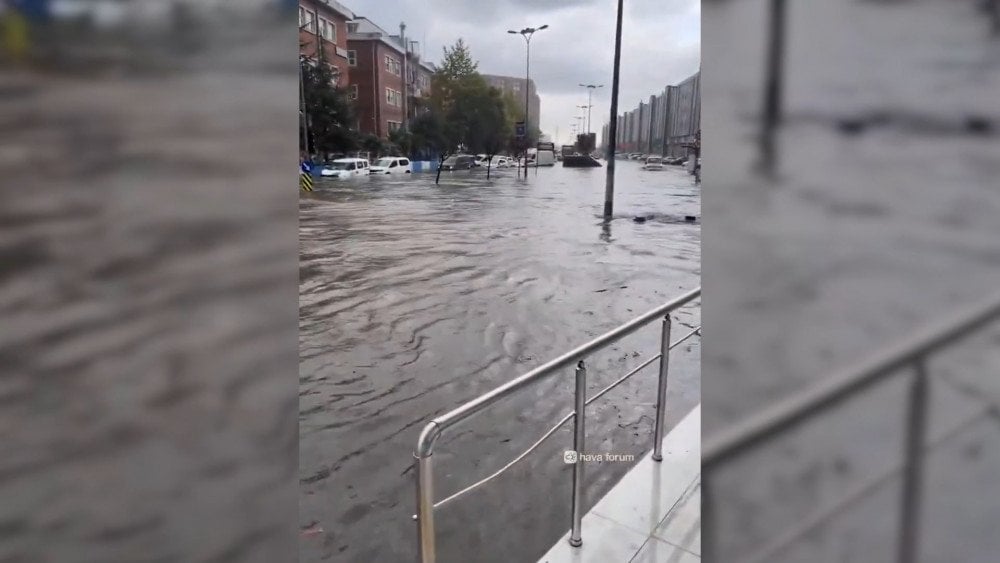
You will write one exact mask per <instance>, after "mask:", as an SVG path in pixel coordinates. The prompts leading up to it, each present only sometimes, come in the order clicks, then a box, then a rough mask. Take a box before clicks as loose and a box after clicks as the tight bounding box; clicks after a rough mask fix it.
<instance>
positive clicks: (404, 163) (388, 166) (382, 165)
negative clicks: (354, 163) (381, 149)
mask: <svg viewBox="0 0 1000 563" xmlns="http://www.w3.org/2000/svg"><path fill="white" fill-rule="evenodd" d="M369 170H370V173H371V174H409V173H410V172H411V170H410V159H408V158H406V157H403V156H384V157H382V158H380V159H378V161H377V162H375V164H374V165H373V166H372V167H371V168H369Z"/></svg>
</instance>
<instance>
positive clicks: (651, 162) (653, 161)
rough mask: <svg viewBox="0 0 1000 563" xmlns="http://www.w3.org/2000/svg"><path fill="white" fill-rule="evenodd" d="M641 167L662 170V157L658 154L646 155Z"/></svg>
mask: <svg viewBox="0 0 1000 563" xmlns="http://www.w3.org/2000/svg"><path fill="white" fill-rule="evenodd" d="M642 167H643V169H645V170H663V159H662V158H660V157H658V156H648V157H646V162H645V164H643V165H642Z"/></svg>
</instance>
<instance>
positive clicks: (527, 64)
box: [507, 24, 549, 178]
mask: <svg viewBox="0 0 1000 563" xmlns="http://www.w3.org/2000/svg"><path fill="white" fill-rule="evenodd" d="M548 27H549V26H548V24H545V25H543V26H541V27H537V28H536V27H526V28H524V29H522V30H521V31H514V30H513V29H508V30H507V33H512V34H514V35H520V36H521V37H524V44H525V54H524V135H525V138H527V137H528V136H529V133H530V132H531V122H530V120H529V119H528V117H529V115H530V113H529V112H530V110H531V107H530V106H529V105H528V84H529V82H528V81H529V80H531V36H532V35H534V34H535V32H536V31H541V30H543V29H547V28H548ZM527 153H528V151H527V149H525V163H527ZM524 177H525V178H527V177H528V167H527V166H525V167H524Z"/></svg>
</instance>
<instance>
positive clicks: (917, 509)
mask: <svg viewBox="0 0 1000 563" xmlns="http://www.w3.org/2000/svg"><path fill="white" fill-rule="evenodd" d="M998 320H1000V294H998V295H995V296H993V297H992V298H991V299H989V300H986V301H985V302H983V303H981V304H979V305H978V306H975V307H972V308H969V309H967V310H964V311H962V312H960V313H959V314H956V315H955V316H954V317H953V318H952V319H951V320H950V321H948V322H945V323H943V324H941V325H939V326H937V327H935V328H932V329H930V330H926V331H924V332H921V333H920V334H918V335H917V336H916V337H915V338H912V339H910V340H908V341H905V342H903V343H901V344H899V345H897V346H895V347H893V348H891V349H890V350H888V351H887V352H886V353H883V354H880V355H877V356H875V357H874V358H872V359H871V360H869V361H867V362H864V363H862V364H861V365H860V366H857V367H855V368H854V369H849V370H845V371H843V372H840V373H838V374H834V375H833V376H831V377H829V378H826V379H824V380H823V382H821V383H820V384H818V385H816V386H814V387H811V388H808V389H806V390H805V391H803V392H802V393H799V394H797V395H793V396H791V397H790V398H788V399H786V400H783V401H781V402H779V403H777V404H775V405H774V406H772V407H770V408H767V409H765V410H763V411H761V412H760V413H758V414H757V415H755V416H752V417H750V418H749V419H748V420H746V421H744V422H743V423H740V424H737V425H735V426H733V427H731V428H729V429H727V430H725V431H722V432H720V433H718V434H717V435H715V436H712V437H711V438H709V439H708V440H707V441H706V444H705V446H704V448H703V450H702V452H703V453H702V472H703V474H704V477H703V481H702V483H703V484H702V502H703V509H702V522H703V525H704V529H705V532H706V534H705V546H704V547H705V551H704V553H703V557H704V559H705V561H717V560H718V555H719V554H718V552H717V549H718V541H717V537H718V535H717V534H718V526H717V525H718V522H716V521H715V516H716V506H715V504H716V498H715V496H714V495H715V493H716V492H717V491H715V490H714V487H713V486H712V485H713V478H712V477H713V474H715V472H716V471H718V470H719V469H720V468H722V467H724V466H725V465H726V464H727V463H730V462H732V461H734V460H735V459H736V458H738V457H739V456H741V455H743V454H746V453H747V452H750V451H752V450H754V449H756V448H758V447H760V446H762V445H764V444H765V443H767V442H768V441H770V440H771V439H773V438H776V437H777V436H778V435H780V434H783V433H785V432H787V431H789V430H791V429H793V428H796V427H798V426H799V425H800V424H802V423H804V422H807V421H810V420H813V419H815V417H817V416H818V415H819V414H821V413H823V412H825V411H827V410H828V409H830V408H832V407H834V406H836V405H838V404H840V403H841V402H842V401H844V400H846V399H849V398H853V397H857V396H859V395H861V394H862V393H863V392H864V391H865V390H867V389H869V388H871V387H872V386H873V385H875V384H876V383H879V382H881V381H884V380H886V379H887V378H889V377H890V376H892V375H898V374H899V373H901V372H902V373H905V368H912V370H913V371H912V378H913V379H912V381H911V383H910V388H909V397H908V401H909V405H908V409H907V414H906V419H905V421H904V422H905V425H906V426H905V427H904V431H905V433H906V435H905V441H904V448H903V460H902V462H901V463H898V464H896V465H894V466H893V467H891V468H889V469H888V470H887V471H883V472H882V473H880V474H879V475H877V476H876V477H875V478H874V479H871V480H870V481H868V482H866V483H864V484H863V485H861V486H860V487H856V488H855V489H854V490H851V491H849V492H848V494H846V495H844V496H843V497H841V498H840V499H838V500H837V501H836V502H834V503H832V504H831V505H826V506H820V507H819V508H818V509H816V510H814V511H813V512H811V513H810V514H808V515H807V516H806V517H804V518H800V519H798V521H797V523H796V524H794V525H793V526H791V527H790V528H788V529H786V530H784V531H782V532H780V533H778V534H777V535H776V536H775V537H773V538H771V539H770V541H769V542H768V543H767V544H766V545H764V546H763V547H762V548H760V549H757V550H756V551H754V552H752V553H748V554H747V555H746V557H745V558H741V559H740V561H749V562H763V561H773V560H774V556H775V555H776V554H778V553H780V552H782V551H784V550H785V549H787V548H788V547H790V546H791V545H792V544H794V543H795V542H796V541H797V540H799V539H801V538H802V537H803V536H805V535H806V534H808V533H810V532H812V531H814V530H815V529H817V528H818V527H819V526H821V525H822V524H823V523H824V522H826V521H828V520H829V519H831V518H833V517H834V516H836V515H837V514H840V513H842V512H843V511H844V510H845V509H847V508H848V507H850V506H851V505H853V504H854V503H855V502H857V501H859V500H861V499H863V498H866V497H867V496H868V495H869V494H870V493H871V492H872V491H873V490H874V489H875V488H877V487H878V486H880V485H882V484H884V483H886V482H888V481H889V480H890V479H892V478H894V477H896V476H897V475H899V474H900V473H902V489H901V496H900V527H899V535H898V538H897V544H896V554H897V561H899V562H900V563H914V562H915V561H917V556H918V553H919V542H918V539H919V519H920V514H921V501H922V494H923V488H922V487H923V468H924V459H923V458H924V455H925V454H926V453H927V452H929V451H931V450H933V449H934V448H936V447H937V446H938V445H940V444H942V443H944V442H945V441H947V440H949V439H950V438H951V437H953V436H955V435H957V434H958V433H959V432H961V431H962V430H964V429H966V428H968V427H969V425H971V424H972V423H974V422H977V421H979V420H981V419H983V418H985V417H987V416H989V415H990V414H992V413H993V412H994V411H996V410H998V407H997V406H995V405H987V406H985V407H983V408H980V409H977V410H975V411H974V412H973V413H972V414H971V415H970V416H967V417H965V418H963V419H962V420H960V421H959V422H958V423H957V424H953V425H952V426H950V427H949V428H947V429H946V430H945V431H942V432H939V434H938V435H937V436H934V437H933V438H932V439H930V440H928V438H927V402H928V401H927V398H928V380H927V378H928V373H927V361H928V358H930V357H931V356H933V355H935V354H936V353H937V352H940V351H941V350H943V349H945V348H947V347H949V346H950V345H952V344H955V343H956V342H958V341H959V340H960V339H962V338H963V337H965V336H968V335H969V334H971V333H973V332H975V331H977V330H979V329H983V328H985V327H986V325H988V324H989V323H991V322H994V321H998ZM744 553H746V552H744Z"/></svg>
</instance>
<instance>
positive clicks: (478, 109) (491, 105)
mask: <svg viewBox="0 0 1000 563" xmlns="http://www.w3.org/2000/svg"><path fill="white" fill-rule="evenodd" d="M471 102H472V105H473V108H472V115H471V120H470V121H471V123H470V129H469V135H468V140H469V147H470V148H472V150H473V151H475V152H482V153H484V154H486V157H487V162H486V178H487V179H489V177H490V168H491V163H492V160H493V157H494V156H496V154H497V153H498V152H500V151H501V150H502V149H503V148H504V147H505V146H506V145H507V141H508V139H509V138H510V135H511V132H512V131H513V124H512V122H511V120H510V118H509V117H508V116H507V111H506V105H505V103H504V99H503V95H502V94H501V93H500V91H499V90H497V89H496V88H487V89H486V91H485V92H476V96H475V97H473V98H472V100H471Z"/></svg>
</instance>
